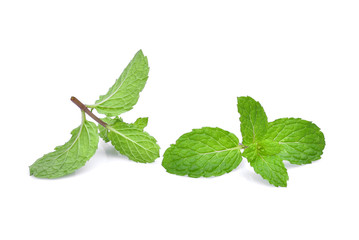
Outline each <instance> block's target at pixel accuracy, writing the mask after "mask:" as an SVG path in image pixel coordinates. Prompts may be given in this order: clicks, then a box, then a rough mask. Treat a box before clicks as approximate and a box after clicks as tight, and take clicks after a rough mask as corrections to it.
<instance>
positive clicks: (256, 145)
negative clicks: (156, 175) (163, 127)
mask: <svg viewBox="0 0 359 240" xmlns="http://www.w3.org/2000/svg"><path fill="white" fill-rule="evenodd" d="M237 101H238V105H237V107H238V112H239V114H240V118H239V120H240V123H241V124H240V129H241V134H242V143H239V139H238V138H237V137H236V136H235V135H234V134H233V133H230V132H228V131H225V130H223V129H220V128H211V127H203V128H201V129H194V130H192V131H191V132H189V133H186V134H184V135H182V136H181V137H180V138H179V139H178V140H177V141H176V143H175V144H172V145H171V146H170V147H169V148H168V149H167V150H166V151H165V153H164V157H163V161H162V166H163V167H164V168H165V169H166V170H167V172H169V173H173V174H177V175H188V176H189V177H211V176H219V175H222V174H224V173H228V172H230V171H232V170H233V169H235V168H237V167H238V165H239V164H240V163H241V161H242V156H243V157H245V158H246V159H247V160H248V162H249V163H250V165H251V166H252V167H253V168H254V171H255V172H256V173H258V174H259V175H261V176H262V177H263V178H264V179H266V180H268V182H269V183H270V184H272V185H274V186H281V187H286V186H287V181H288V179H289V177H288V173H287V169H286V168H285V166H284V163H283V161H284V160H287V161H289V162H290V163H292V164H299V165H300V164H308V163H311V162H312V161H315V160H318V159H320V156H321V155H322V153H323V149H324V146H325V140H324V135H323V133H322V132H321V131H320V129H319V127H317V126H316V125H315V124H314V123H312V122H309V121H306V120H303V119H300V118H280V119H277V120H275V121H273V122H268V119H267V115H266V113H265V111H264V109H263V107H262V106H261V105H260V103H259V102H257V101H255V100H254V99H253V98H251V97H239V98H238V99H237Z"/></svg>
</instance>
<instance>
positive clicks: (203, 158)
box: [162, 127, 242, 177]
mask: <svg viewBox="0 0 359 240" xmlns="http://www.w3.org/2000/svg"><path fill="white" fill-rule="evenodd" d="M241 160H242V156H241V152H240V147H239V141H238V138H237V137H236V136H235V135H234V134H232V133H230V132H227V131H225V130H222V129H220V128H210V127H204V128H201V129H194V130H192V131H191V132H189V133H186V134H184V135H182V136H181V137H180V138H179V139H178V140H177V141H176V144H173V145H171V147H170V148H168V149H167V150H166V152H165V154H164V156H163V161H162V166H163V167H164V168H165V169H166V170H167V172H169V173H173V174H177V175H182V176H183V175H188V176H189V177H211V176H220V175H222V174H224V173H228V172H230V171H232V170H233V169H235V168H236V167H237V166H238V165H239V164H240V162H241Z"/></svg>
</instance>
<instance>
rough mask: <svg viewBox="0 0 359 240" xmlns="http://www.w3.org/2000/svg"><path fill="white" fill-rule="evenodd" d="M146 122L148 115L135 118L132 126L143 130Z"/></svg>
mask: <svg viewBox="0 0 359 240" xmlns="http://www.w3.org/2000/svg"><path fill="white" fill-rule="evenodd" d="M147 124H148V117H145V118H137V120H136V121H135V122H134V123H133V126H135V127H136V128H138V129H141V130H143V129H144V128H145V127H147Z"/></svg>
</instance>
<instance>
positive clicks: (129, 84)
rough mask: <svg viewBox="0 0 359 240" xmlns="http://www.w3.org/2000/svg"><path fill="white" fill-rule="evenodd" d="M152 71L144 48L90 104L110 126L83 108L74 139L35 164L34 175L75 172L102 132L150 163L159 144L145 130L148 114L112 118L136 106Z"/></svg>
mask: <svg viewBox="0 0 359 240" xmlns="http://www.w3.org/2000/svg"><path fill="white" fill-rule="evenodd" d="M148 72H149V67H148V60H147V57H145V56H144V55H143V52H142V51H141V50H140V51H138V52H137V53H136V55H135V56H134V57H133V59H132V60H131V62H130V63H129V64H128V65H127V67H126V68H125V70H124V71H123V72H122V74H121V76H120V77H119V78H118V79H117V80H116V82H115V84H114V85H113V86H112V87H111V88H110V89H109V91H108V92H107V94H105V95H102V96H100V98H99V99H98V100H97V101H96V102H95V104H94V105H87V107H89V108H93V109H96V111H97V112H99V113H102V114H105V115H106V116H107V117H106V118H104V119H103V121H104V122H106V123H107V125H106V128H105V127H103V126H101V125H99V126H100V127H99V128H98V127H97V126H96V125H95V124H94V123H92V122H89V121H87V120H86V118H85V113H84V110H83V109H82V116H83V117H82V123H81V125H80V126H79V127H78V128H76V129H74V130H73V131H72V132H71V134H72V137H71V139H70V140H69V141H68V142H67V143H65V144H64V145H62V146H59V147H56V148H55V151H54V152H51V153H48V154H46V155H44V156H43V157H42V158H40V159H38V160H37V161H36V162H35V163H34V164H32V165H31V166H30V175H34V176H35V177H39V178H58V177H62V176H65V175H67V174H70V173H72V172H74V171H75V170H77V169H79V168H80V167H82V166H84V165H85V163H86V162H87V161H88V160H89V159H90V158H91V157H92V156H93V155H94V154H95V152H96V150H97V147H98V141H99V135H100V136H101V137H102V138H103V139H104V140H105V141H106V142H108V141H111V143H112V145H113V146H114V147H115V148H116V149H117V150H118V151H119V152H120V153H121V154H123V155H126V156H127V157H128V158H129V159H131V160H133V161H136V162H143V163H147V162H153V161H154V160H155V159H156V158H158V157H159V146H158V145H157V143H156V139H155V138H153V137H152V136H150V135H149V134H148V133H147V132H145V131H144V128H145V127H146V126H147V122H148V119H147V118H139V119H138V120H137V121H136V122H135V123H133V124H128V123H125V122H123V121H122V119H120V118H118V117H115V118H113V119H112V118H110V117H113V116H117V115H119V114H122V113H124V112H127V111H129V110H131V109H132V108H133V106H134V105H135V104H136V103H137V101H138V98H139V94H140V92H141V91H142V90H143V88H144V86H145V84H146V81H147V79H148ZM98 131H99V132H98Z"/></svg>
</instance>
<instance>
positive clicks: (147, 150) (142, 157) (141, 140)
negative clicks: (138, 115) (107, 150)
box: [107, 120, 160, 163]
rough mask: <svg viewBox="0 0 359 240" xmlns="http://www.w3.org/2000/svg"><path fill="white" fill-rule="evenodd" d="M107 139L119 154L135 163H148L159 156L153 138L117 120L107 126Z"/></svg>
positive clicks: (158, 148) (131, 125)
mask: <svg viewBox="0 0 359 240" xmlns="http://www.w3.org/2000/svg"><path fill="white" fill-rule="evenodd" d="M108 130H109V132H108V135H107V137H108V139H109V140H110V141H111V144H112V145H113V146H114V147H115V148H116V150H118V151H119V152H120V153H121V154H123V155H126V156H127V157H128V158H129V159H131V160H133V161H135V162H141V163H150V162H154V161H155V159H156V158H158V157H159V156H160V153H159V150H160V147H159V146H158V144H157V141H156V139H155V138H154V137H152V136H151V135H149V134H148V133H147V132H144V131H143V130H142V129H140V128H137V127H136V126H135V124H128V123H125V122H122V121H120V120H117V121H116V123H115V124H113V125H111V126H110V125H109V126H108Z"/></svg>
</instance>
